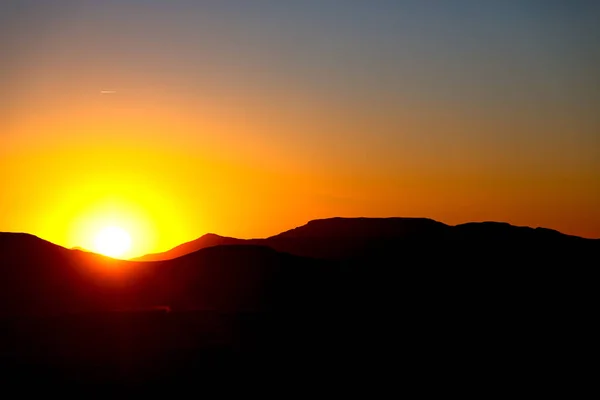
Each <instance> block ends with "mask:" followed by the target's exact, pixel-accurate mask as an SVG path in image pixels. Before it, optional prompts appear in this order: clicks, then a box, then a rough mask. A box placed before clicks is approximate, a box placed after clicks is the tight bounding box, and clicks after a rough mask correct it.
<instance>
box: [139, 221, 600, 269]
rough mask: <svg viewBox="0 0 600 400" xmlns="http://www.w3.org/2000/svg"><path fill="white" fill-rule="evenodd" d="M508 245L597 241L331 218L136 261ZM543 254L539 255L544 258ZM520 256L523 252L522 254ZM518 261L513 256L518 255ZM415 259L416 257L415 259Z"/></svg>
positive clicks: (469, 250)
mask: <svg viewBox="0 0 600 400" xmlns="http://www.w3.org/2000/svg"><path fill="white" fill-rule="evenodd" d="M509 243H510V245H511V246H513V247H514V248H512V249H508V251H507V252H505V253H506V254H509V253H511V252H514V251H516V250H517V247H518V248H519V249H520V250H519V251H525V252H526V253H532V252H533V250H534V247H546V249H548V247H549V246H550V247H553V248H552V249H550V251H553V250H556V251H571V250H569V249H572V250H573V251H574V252H575V253H577V252H578V251H582V249H590V248H592V247H594V248H596V247H597V246H598V243H600V240H591V239H583V238H579V237H575V236H569V235H564V234H562V233H560V232H557V231H553V230H550V229H544V228H535V229H534V228H529V227H518V226H513V225H510V224H507V223H498V222H480V223H467V224H462V225H456V226H450V225H446V224H443V223H441V222H437V221H434V220H431V219H426V218H330V219H321V220H314V221H310V222H308V223H307V224H306V225H303V226H300V227H297V228H294V229H291V230H289V231H286V232H282V233H280V234H278V235H275V236H271V237H269V238H266V239H249V240H243V239H235V238H229V237H221V236H218V235H214V234H210V235H205V236H202V237H201V238H199V239H197V240H194V241H191V242H188V243H185V244H183V245H181V246H178V247H176V248H174V249H172V250H170V251H167V252H165V253H158V254H152V255H148V256H144V257H141V258H139V259H138V260H150V259H151V260H167V259H171V258H174V257H180V256H182V255H184V254H189V253H191V252H194V251H197V250H200V249H202V248H206V247H210V246H215V245H223V244H237V245H242V244H245V245H261V246H268V247H270V248H272V249H274V250H277V251H281V252H286V253H290V254H294V255H297V256H303V257H313V258H324V259H331V260H353V259H356V258H361V259H369V258H373V257H378V258H386V257H392V258H398V257H409V258H411V257H420V258H421V261H423V260H427V259H429V260H431V262H433V260H434V259H436V258H439V259H438V260H437V262H444V263H445V262H448V261H450V260H449V259H447V258H446V259H444V254H453V257H461V256H462V257H466V258H472V256H473V255H475V254H476V253H478V252H480V251H486V250H485V249H488V250H490V251H497V249H498V248H501V247H504V246H506V245H508V244H509ZM543 253H544V252H542V253H541V254H540V256H541V257H542V258H543ZM524 255H526V254H525V253H524ZM517 259H518V258H517ZM417 261H418V260H417Z"/></svg>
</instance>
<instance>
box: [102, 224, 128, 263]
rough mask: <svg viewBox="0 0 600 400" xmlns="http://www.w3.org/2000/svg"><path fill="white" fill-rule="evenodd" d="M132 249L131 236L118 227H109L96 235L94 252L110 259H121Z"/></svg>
mask: <svg viewBox="0 0 600 400" xmlns="http://www.w3.org/2000/svg"><path fill="white" fill-rule="evenodd" d="M130 248H131V236H130V235H129V233H127V231H125V230H124V229H122V228H119V227H118V226H108V227H106V228H104V229H102V230H101V231H100V232H98V234H97V235H96V239H95V241H94V250H95V251H97V252H98V253H101V254H104V255H106V256H109V257H120V256H122V255H123V254H125V253H127V252H128V251H129V249H130Z"/></svg>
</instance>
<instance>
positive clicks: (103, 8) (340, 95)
mask: <svg viewBox="0 0 600 400" xmlns="http://www.w3.org/2000/svg"><path fill="white" fill-rule="evenodd" d="M34 3H36V2H35V1H34V2H32V3H31V4H34ZM38 3H39V4H38V6H37V7H30V6H29V5H23V6H22V7H8V8H6V13H0V54H2V55H3V62H2V65H0V67H1V68H2V70H0V85H1V87H2V96H0V210H1V212H0V231H19V232H29V233H33V234H35V235H38V236H40V237H42V238H44V239H47V240H50V241H52V242H55V243H57V244H60V245H63V246H66V247H73V246H81V247H86V248H89V247H91V246H93V242H94V238H95V235H96V234H97V233H98V232H99V231H101V230H102V229H103V228H104V227H106V226H109V225H111V226H112V225H117V226H121V227H122V228H123V229H125V230H127V231H129V233H130V234H131V236H132V240H133V245H132V248H131V250H130V251H129V252H128V253H127V254H125V255H124V257H129V256H131V257H133V256H138V255H142V254H145V253H148V252H158V251H163V250H167V249H169V248H171V247H173V246H176V245H178V244H180V243H182V242H184V241H188V240H192V239H195V238H197V237H199V236H201V235H203V234H204V233H207V232H213V233H218V234H222V235H228V236H236V237H241V238H250V237H266V236H269V235H273V234H277V233H279V232H281V231H283V230H286V229H290V228H293V227H296V226H298V225H302V224H304V223H306V222H307V221H309V220H311V219H315V218H325V217H334V216H348V217H351V216H371V217H386V216H407V217H411V216H413V217H429V218H433V219H436V220H439V221H442V222H445V223H449V224H457V223H463V222H469V221H483V220H495V221H505V222H509V223H513V224H516V225H528V226H543V227H548V228H553V229H557V230H560V231H562V232H565V233H569V234H575V235H580V236H585V237H596V238H599V237H600V152H599V149H600V136H599V135H598V132H600V119H599V118H598V112H597V109H598V107H597V106H598V104H600V99H599V98H598V93H600V91H598V90H597V88H598V80H597V73H596V72H595V71H597V70H598V68H595V66H597V61H598V60H600V54H599V53H598V46H597V43H596V42H594V41H593V40H591V39H590V38H594V37H597V30H598V24H597V19H595V18H593V16H594V13H593V12H591V11H590V10H585V9H580V8H577V7H573V8H568V9H561V8H556V7H554V8H553V7H552V6H550V5H549V6H548V8H547V9H546V10H545V12H544V13H539V12H537V11H536V7H537V6H535V7H533V6H531V5H530V6H527V4H528V3H527V2H523V3H522V4H521V5H519V6H517V5H516V3H515V4H512V3H511V4H509V2H498V3H497V4H492V3H490V4H489V5H486V6H485V7H477V8H476V9H472V5H471V4H470V3H464V4H462V5H458V4H454V5H453V6H452V7H449V6H440V7H439V8H432V7H426V6H424V5H419V4H421V2H415V4H413V5H412V6H410V7H409V10H408V11H407V10H406V9H405V6H403V5H401V4H400V3H398V4H396V3H395V2H385V4H379V5H378V6H376V7H374V6H373V4H372V2H364V4H363V3H356V4H354V3H353V5H352V6H348V7H347V8H339V7H337V6H335V5H334V4H333V3H329V2H327V1H324V0H323V1H320V2H289V3H286V2H273V3H272V4H271V3H269V4H263V5H262V6H261V7H248V4H249V3H247V2H242V1H233V0H232V1H231V2H216V3H215V4H213V5H211V6H207V5H205V4H203V3H202V2H182V1H178V0H173V1H170V2H128V3H127V4H124V3H123V2H116V1H115V2H113V1H102V2H88V3H85V4H84V3H82V4H80V5H79V6H77V7H75V6H74V5H73V4H74V3H73V4H71V3H69V2H64V4H63V3H60V2H57V3H55V5H51V4H50V3H48V2H42V1H40V2H38ZM59 3H60V4H59ZM459 3H460V2H459ZM526 3H527V4H526ZM28 4H29V3H28ZM53 4H54V3H53ZM423 4H424V3H423ZM532 4H533V3H532ZM286 10H287V11H286ZM461 10H462V11H461ZM292 11H293V12H292ZM465 16H469V17H468V18H466V17H465ZM5 55H8V57H5ZM7 60H8V61H7Z"/></svg>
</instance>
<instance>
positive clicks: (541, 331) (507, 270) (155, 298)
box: [0, 218, 600, 393]
mask: <svg viewBox="0 0 600 400" xmlns="http://www.w3.org/2000/svg"><path fill="white" fill-rule="evenodd" d="M202 246H204V247H203V248H200V249H197V250H195V251H194V249H195V248H196V247H202ZM176 249H177V251H175V249H173V251H172V252H171V253H169V256H172V255H177V254H182V253H185V252H188V251H189V253H187V254H183V255H181V256H179V257H176V258H173V259H167V260H161V261H125V260H116V259H112V258H109V257H104V256H101V255H98V254H94V253H90V252H84V251H80V250H72V249H66V248H63V247H61V246H57V245H54V244H52V243H50V242H47V241H45V240H42V239H40V238H38V237H36V236H33V235H29V234H23V233H0V277H1V279H0V363H1V364H2V365H3V366H5V371H6V372H5V373H4V374H3V376H2V379H4V380H5V381H6V382H11V381H14V382H17V381H20V380H22V379H23V377H27V378H28V379H35V381H36V382H45V383H46V384H48V385H52V386H57V385H66V386H70V385H72V384H73V382H74V381H77V382H80V383H81V384H82V385H84V386H86V385H89V384H94V385H109V386H110V385H113V386H114V385H125V386H126V387H128V388H136V387H137V386H136V385H143V387H144V388H147V389H148V390H149V391H150V389H149V388H151V387H154V386H153V385H166V386H169V385H173V384H178V385H183V384H184V383H185V384H189V385H192V386H191V387H197V385H198V379H199V377H202V378H203V379H208V381H210V377H212V376H215V375H222V376H228V377H230V378H233V377H236V376H248V375H249V374H251V373H252V374H256V376H257V379H259V380H260V379H264V377H265V376H270V377H273V376H275V374H276V373H277V372H282V371H292V370H293V371H296V372H295V373H298V368H299V366H300V365H307V363H308V365H310V366H311V373H313V374H317V373H318V374H323V376H329V373H330V371H332V370H335V371H337V372H339V373H341V374H342V375H343V376H345V377H352V379H364V378H365V377H366V376H368V375H369V374H370V373H372V372H374V371H375V372H376V373H378V374H381V373H383V370H382V366H383V365H388V364H389V362H391V361H394V362H401V363H402V364H403V365H405V366H406V367H407V369H408V370H409V371H421V372H419V374H417V375H421V376H422V374H423V373H424V374H425V376H434V375H430V374H433V373H434V372H432V371H433V370H432V368H434V367H435V368H443V370H444V371H450V370H453V369H454V368H457V365H459V364H457V363H460V362H468V363H470V364H472V365H482V366H485V367H486V368H491V367H493V365H492V364H494V365H501V364H502V362H501V361H502V360H508V362H510V360H511V359H515V357H519V354H523V353H526V354H529V355H530V356H531V357H535V358H537V359H540V360H545V359H547V358H548V355H547V351H548V350H547V349H548V348H552V357H557V356H558V355H560V354H561V353H560V352H561V351H562V350H561V347H560V343H562V342H563V341H565V340H567V338H569V339H568V340H567V341H568V342H569V343H571V346H577V343H580V342H581V337H582V335H583V333H582V332H588V331H589V328H586V326H585V324H586V321H589V320H590V318H589V316H590V315H593V310H591V308H592V305H593V304H595V300H594V298H595V292H596V288H595V287H594V284H595V279H594V277H595V268H596V265H597V258H598V254H600V252H599V250H600V241H599V240H592V239H583V238H578V237H574V236H568V235H564V234H561V233H559V232H556V231H553V230H548V229H540V228H536V229H534V228H527V227H515V226H512V225H509V224H504V223H495V222H494V223H492V222H489V223H468V224H462V225H456V226H449V225H446V224H443V223H439V222H436V221H433V220H429V219H414V218H382V219H377V218H332V219H325V220H316V221H311V222H309V223H308V224H306V225H303V226H301V227H298V228H295V229H291V230H289V231H286V232H282V233H281V234H279V235H275V236H272V237H270V238H266V239H252V240H239V239H235V238H223V237H220V236H217V235H206V236H204V237H202V238H200V239H199V240H197V241H192V242H189V243H186V244H184V245H181V246H178V247H177V248H176ZM155 256H156V257H159V256H160V255H155ZM569 332H578V333H577V335H578V336H577V338H575V337H573V336H572V333H569ZM569 335H571V336H569ZM575 339H576V340H575ZM583 350H584V349H580V350H579V351H583ZM569 351H570V350H569ZM259 360H260V362H259ZM457 360H458V361H457ZM482 360H483V361H482ZM486 360H487V361H486ZM489 360H493V363H492V362H491V361H489ZM422 371H428V372H422ZM294 376H296V375H294ZM436 376H437V375H436ZM261 377H262V378H261ZM208 381H207V382H208ZM111 387H112V386H111ZM136 393H138V392H136Z"/></svg>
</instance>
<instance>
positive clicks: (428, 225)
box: [131, 217, 600, 261]
mask: <svg viewBox="0 0 600 400" xmlns="http://www.w3.org/2000/svg"><path fill="white" fill-rule="evenodd" d="M400 224H402V225H403V226H399V225H400ZM365 225H371V226H370V228H369V229H367V230H365V229H364V228H365ZM394 225H396V226H394ZM353 228H354V229H356V228H360V230H359V231H353V230H352V229H353ZM484 228H485V230H486V232H487V234H492V233H493V234H495V235H499V234H501V233H502V232H505V233H506V234H509V235H511V234H514V233H515V232H519V234H520V235H528V234H529V235H532V234H533V235H540V236H541V235H542V234H543V235H546V236H549V235H554V236H555V237H556V238H558V237H561V238H564V239H566V238H570V239H569V240H584V241H597V242H600V239H590V238H583V237H579V236H575V235H567V234H564V233H562V232H559V231H557V230H554V229H549V228H544V227H535V228H534V227H528V226H518V225H512V224H509V223H507V222H498V221H480V222H466V223H462V224H457V225H448V224H445V223H443V222H439V221H436V220H434V219H431V218H423V217H384V218H370V217H356V218H353V217H332V218H322V219H314V220H310V221H308V222H307V223H306V224H304V225H301V226H298V227H295V228H292V229H289V230H286V231H283V232H281V233H278V234H276V235H273V236H269V237H266V238H255V239H238V238H234V237H228V236H220V235H218V234H215V233H207V234H205V235H202V236H200V237H199V238H197V239H194V240H191V241H189V242H186V243H183V244H181V245H178V246H176V247H174V248H172V249H170V250H167V251H165V252H161V253H152V254H147V255H143V256H140V257H136V258H132V259H131V261H161V260H168V259H173V258H177V257H181V256H183V255H185V254H189V253H191V252H194V251H197V250H200V249H202V248H206V247H212V246H215V245H233V244H246V245H249V244H254V245H266V246H271V247H273V248H275V249H277V250H282V251H289V250H290V249H289V248H288V246H286V244H284V242H285V241H287V240H291V239H294V238H295V239H302V238H311V239H315V240H318V239H319V238H321V239H326V238H327V237H328V236H333V237H336V238H339V237H340V236H342V237H344V238H346V239H350V238H356V239H358V238H360V237H371V238H373V237H374V236H378V237H380V238H381V237H384V238H396V239H397V238H399V237H404V238H405V239H411V240H414V239H415V237H416V238H418V236H419V235H424V234H432V233H433V234H435V235H439V236H440V237H441V236H444V235H445V236H444V237H445V238H449V236H450V235H455V240H456V239H457V238H459V237H460V236H463V235H469V233H470V232H471V231H472V230H473V229H476V230H480V231H482V230H483V229H484ZM427 229H430V231H427ZM315 230H316V231H318V232H314V231H315ZM492 231H493V232H492ZM508 231H510V232H508ZM471 239H476V238H472V237H471ZM536 239H537V237H536ZM292 253H295V252H294V251H293V250H292ZM298 255H304V256H306V255H308V254H298ZM310 256H313V257H319V256H323V252H321V253H318V254H310Z"/></svg>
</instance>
